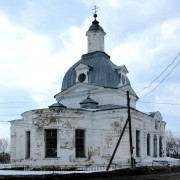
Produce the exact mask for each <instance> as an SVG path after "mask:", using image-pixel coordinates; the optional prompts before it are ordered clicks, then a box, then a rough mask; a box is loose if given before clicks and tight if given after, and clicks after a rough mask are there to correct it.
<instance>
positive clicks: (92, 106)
mask: <svg viewBox="0 0 180 180" xmlns="http://www.w3.org/2000/svg"><path fill="white" fill-rule="evenodd" d="M96 17H97V15H96V14H95V15H94V18H95V19H94V21H93V22H92V25H91V26H90V27H89V29H88V31H87V33H86V36H87V41H88V42H87V47H88V52H87V53H86V54H84V55H82V57H81V59H80V60H79V61H77V62H76V63H75V64H74V65H72V67H70V68H69V70H68V71H67V73H66V74H65V76H64V79H63V83H62V88H61V92H60V93H58V94H56V95H55V96H54V98H55V99H56V101H57V102H56V103H55V104H52V105H50V106H49V107H48V108H45V109H35V110H31V111H27V112H24V113H23V114H22V119H19V120H13V121H11V163H12V164H15V165H27V166H31V167H36V166H46V165H48V166H56V165H57V166H60V165H67V166H78V165H84V166H87V165H88V166H93V165H97V164H101V165H107V164H108V163H109V160H110V158H111V156H112V153H113V151H114V149H115V146H116V144H117V141H118V139H119V137H120V135H121V133H122V130H123V127H124V125H125V122H126V120H127V118H128V107H127V92H129V94H130V107H131V108H130V115H131V126H132V143H133V158H134V159H135V161H136V162H140V161H141V160H143V159H145V158H147V157H163V156H164V155H165V149H166V145H165V125H166V123H165V122H164V121H163V119H162V116H161V114H160V112H158V111H157V112H148V113H144V112H141V111H139V110H137V109H136V102H137V101H138V97H137V95H136V93H135V92H134V90H133V89H132V87H131V84H130V81H129V79H128V77H127V73H128V70H127V68H126V67H125V66H124V65H122V66H117V65H115V64H114V63H113V62H112V61H111V60H110V56H109V55H108V54H106V53H105V52H104V37H105V35H106V33H105V32H104V30H103V28H102V27H101V26H100V25H99V22H98V21H97V20H96ZM130 158H131V153H130V141H129V128H128V125H127V127H126V129H125V131H124V133H123V136H122V140H121V142H120V144H119V147H118V149H117V152H116V154H115V156H114V159H113V162H112V164H116V165H121V164H129V163H130Z"/></svg>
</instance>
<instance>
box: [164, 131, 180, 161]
mask: <svg viewBox="0 0 180 180" xmlns="http://www.w3.org/2000/svg"><path fill="white" fill-rule="evenodd" d="M179 148H180V137H177V136H174V134H173V133H172V131H171V130H167V131H166V150H167V156H172V157H176V158H178V156H179Z"/></svg>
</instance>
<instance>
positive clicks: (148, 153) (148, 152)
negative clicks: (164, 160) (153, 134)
mask: <svg viewBox="0 0 180 180" xmlns="http://www.w3.org/2000/svg"><path fill="white" fill-rule="evenodd" d="M147 155H148V156H150V134H149V133H148V134H147Z"/></svg>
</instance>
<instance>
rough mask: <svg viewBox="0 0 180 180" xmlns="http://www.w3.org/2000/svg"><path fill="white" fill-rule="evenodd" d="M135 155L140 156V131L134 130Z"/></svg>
mask: <svg viewBox="0 0 180 180" xmlns="http://www.w3.org/2000/svg"><path fill="white" fill-rule="evenodd" d="M136 156H137V157H140V131H138V130H136Z"/></svg>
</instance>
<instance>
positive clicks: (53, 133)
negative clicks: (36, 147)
mask: <svg viewBox="0 0 180 180" xmlns="http://www.w3.org/2000/svg"><path fill="white" fill-rule="evenodd" d="M45 143H46V146H45V148H46V149H45V156H46V157H57V129H46V130H45Z"/></svg>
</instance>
